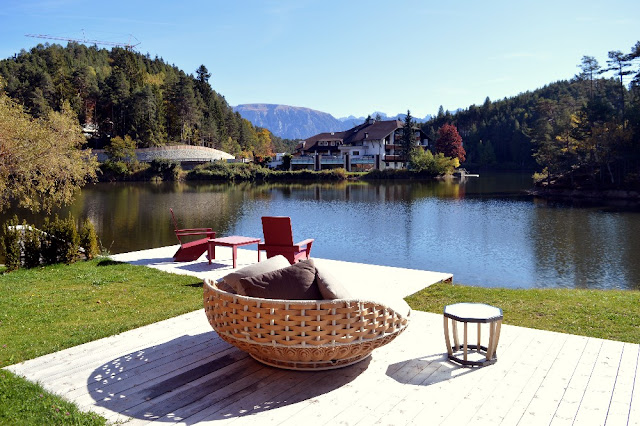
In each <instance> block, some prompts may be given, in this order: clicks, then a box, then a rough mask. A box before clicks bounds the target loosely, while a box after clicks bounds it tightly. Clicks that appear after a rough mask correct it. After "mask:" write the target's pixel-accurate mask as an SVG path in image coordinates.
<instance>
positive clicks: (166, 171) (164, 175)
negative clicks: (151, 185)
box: [149, 158, 182, 181]
mask: <svg viewBox="0 0 640 426" xmlns="http://www.w3.org/2000/svg"><path fill="white" fill-rule="evenodd" d="M180 170H182V168H181V167H180V164H178V163H176V162H175V161H171V160H167V159H165V158H155V159H153V160H152V161H151V163H150V164H149V174H150V175H151V176H153V177H156V176H157V177H160V178H161V179H162V180H166V181H175V180H178V178H179V176H180Z"/></svg>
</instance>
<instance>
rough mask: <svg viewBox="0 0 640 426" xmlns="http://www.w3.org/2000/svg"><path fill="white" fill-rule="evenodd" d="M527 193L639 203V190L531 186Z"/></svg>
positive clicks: (552, 196) (544, 196) (545, 196)
mask: <svg viewBox="0 0 640 426" xmlns="http://www.w3.org/2000/svg"><path fill="white" fill-rule="evenodd" d="M527 194H529V195H533V196H535V197H542V198H561V199H589V200H626V201H631V202H634V203H635V202H637V203H640V191H634V190H625V189H600V190H595V189H588V190H587V189H577V188H576V189H559V188H533V189H530V190H529V191H527Z"/></svg>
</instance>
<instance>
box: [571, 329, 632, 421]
mask: <svg viewBox="0 0 640 426" xmlns="http://www.w3.org/2000/svg"><path fill="white" fill-rule="evenodd" d="M623 347H624V343H622V342H614V341H612V340H604V341H602V347H601V350H600V352H599V354H598V358H597V359H596V362H595V365H594V368H593V371H592V373H591V376H590V377H589V381H588V383H587V387H586V389H585V392H584V396H583V398H582V402H581V403H580V410H579V411H578V414H577V415H576V418H575V423H576V424H583V423H586V422H590V423H592V424H604V423H605V422H606V419H607V413H608V411H609V405H610V403H611V399H612V396H613V389H614V386H615V382H616V376H617V373H618V370H619V365H620V360H621V357H622V349H623Z"/></svg>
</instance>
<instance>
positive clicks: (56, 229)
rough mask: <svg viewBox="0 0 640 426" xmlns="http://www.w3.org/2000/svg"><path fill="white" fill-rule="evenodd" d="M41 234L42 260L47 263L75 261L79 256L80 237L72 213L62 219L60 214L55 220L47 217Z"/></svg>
mask: <svg viewBox="0 0 640 426" xmlns="http://www.w3.org/2000/svg"><path fill="white" fill-rule="evenodd" d="M42 231H43V232H44V234H42V235H41V236H40V244H41V246H42V260H43V262H44V263H45V265H52V264H54V263H61V262H64V263H73V262H74V261H75V260H76V258H77V256H78V249H79V247H80V245H79V237H78V231H77V229H76V224H75V221H74V220H73V217H72V216H71V214H69V217H68V218H67V219H64V220H61V219H60V218H58V215H56V216H55V219H54V220H53V222H51V221H49V218H45V221H44V226H43V229H42Z"/></svg>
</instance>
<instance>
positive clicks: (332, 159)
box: [320, 155, 344, 165]
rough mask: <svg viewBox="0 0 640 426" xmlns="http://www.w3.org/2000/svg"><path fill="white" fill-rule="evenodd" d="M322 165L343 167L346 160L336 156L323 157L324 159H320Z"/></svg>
mask: <svg viewBox="0 0 640 426" xmlns="http://www.w3.org/2000/svg"><path fill="white" fill-rule="evenodd" d="M320 164H325V165H329V164H338V165H343V164H344V158H342V157H338V156H336V155H323V156H322V157H320Z"/></svg>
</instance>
